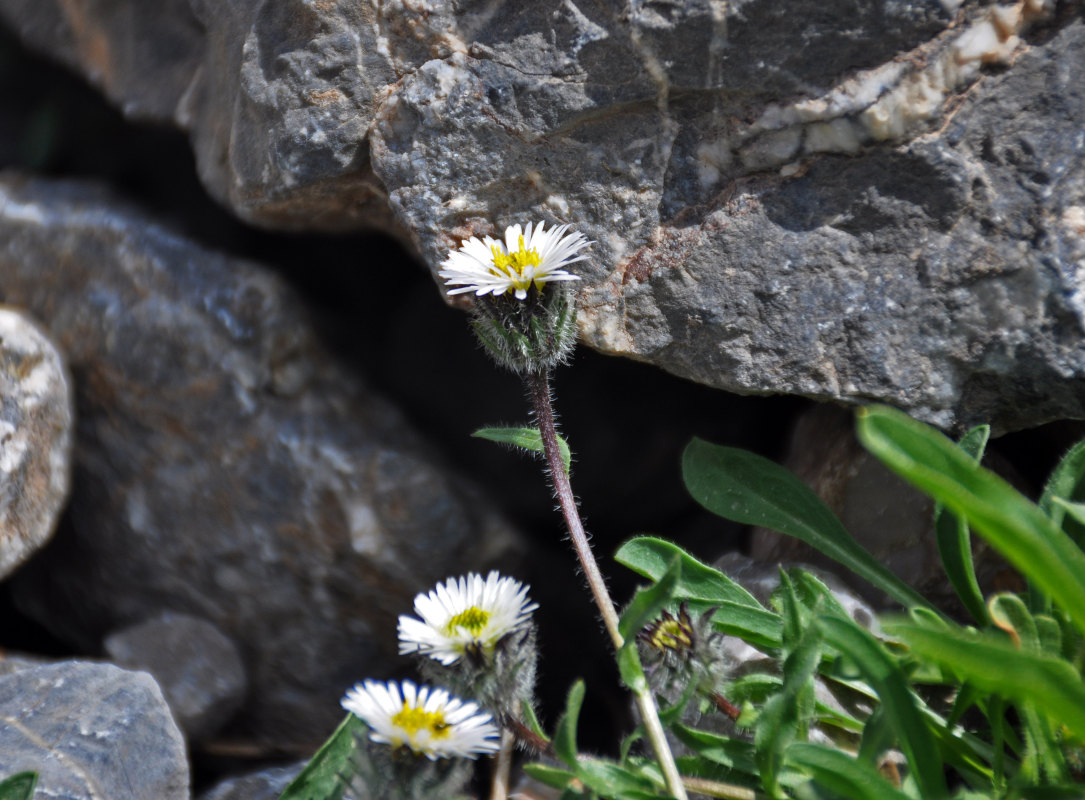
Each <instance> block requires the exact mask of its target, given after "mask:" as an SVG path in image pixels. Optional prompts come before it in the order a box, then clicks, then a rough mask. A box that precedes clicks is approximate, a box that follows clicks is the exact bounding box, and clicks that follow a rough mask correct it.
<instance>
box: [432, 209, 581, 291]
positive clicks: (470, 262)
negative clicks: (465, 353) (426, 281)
mask: <svg viewBox="0 0 1085 800" xmlns="http://www.w3.org/2000/svg"><path fill="white" fill-rule="evenodd" d="M543 225H544V223H542V222H540V223H539V224H538V225H537V226H536V227H535V228H532V226H531V223H530V222H529V223H528V224H527V228H525V229H524V230H521V229H520V226H519V224H517V225H510V226H509V227H508V228H506V229H505V241H504V242H500V241H498V240H497V239H493V238H491V237H489V236H484V237H483V238H482V239H481V240H479V239H478V238H476V237H474V236H472V237H471V238H470V239H468V240H467V241H466V242H464V243H463V244H462V245H460V249H459V250H453V251H452V252H451V253H449V254H448V258H447V259H445V262H444V263H443V264H442V265H441V266H442V267H443V269H441V271H440V272H438V273H437V274H438V275H440V276H441V277H442V278H444V280H445V284H446V285H447V286H455V287H459V288H455V289H449V291H448V293H449V294H450V295H453V294H464V293H466V292H474V293H475V294H476V295H479V296H481V295H484V294H492V295H494V296H495V297H496V296H497V295H500V294H505V293H506V292H509V291H511V292H513V293H515V295H516V299H517V300H525V299H527V290H528V289H530V288H531V286H532V284H534V286H535V288H536V289H538V290H542V287H543V284H544V283H549V282H550V281H575V280H580V276H579V275H573V274H571V273H569V272H566V271H565V270H564V269H562V267H564V266H566V265H568V264H572V263H573V262H574V261H581V260H583V259H585V258H587V255H584V254H581V255H577V252H578V251H579V250H581V249H582V248H584V247H587V246H588V245H589V244H591V242H589V241H588V240H587V239H586V238H584V235H583V234H580V233H575V232H574V233H570V234H566V233H565V232H566V231H567V230H569V226H568V225H559V226H558V227H556V228H551V229H550V230H545V229H544V227H543Z"/></svg>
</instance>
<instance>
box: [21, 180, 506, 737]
mask: <svg viewBox="0 0 1085 800" xmlns="http://www.w3.org/2000/svg"><path fill="white" fill-rule="evenodd" d="M43 275H47V276H49V279H48V280H47V281H43V280H42V276H43ZM0 294H2V295H3V298H4V299H6V300H7V301H8V302H13V303H19V304H21V305H24V306H26V307H28V308H30V309H32V310H33V311H34V312H35V313H36V314H37V316H38V317H39V318H40V319H41V320H43V322H44V323H45V324H46V325H48V327H49V328H50V329H51V331H52V333H53V336H54V337H55V339H56V340H57V342H58V343H60V345H61V346H62V347H63V348H64V350H65V352H66V353H67V355H68V358H69V365H70V368H71V371H72V373H73V377H74V380H75V385H76V387H77V402H78V407H79V409H80V415H79V421H78V431H77V438H76V451H75V468H74V476H73V490H72V499H71V513H70V515H69V517H70V525H67V526H66V527H65V528H63V529H62V531H61V532H62V534H65V535H58V536H57V537H56V539H55V541H54V542H53V545H52V547H50V548H49V550H48V552H47V553H43V554H42V557H41V558H39V559H35V561H34V562H33V563H32V564H30V565H27V566H26V567H24V569H23V570H21V571H20V574H19V575H18V576H17V578H18V580H17V581H16V584H15V586H14V591H15V592H16V595H17V600H18V602H19V603H20V604H21V606H22V607H23V608H25V609H26V610H27V611H28V612H29V613H31V614H32V615H33V616H34V617H36V618H37V619H39V620H40V621H42V622H43V623H44V624H46V625H47V626H48V627H49V628H50V629H51V630H52V631H54V632H55V633H56V634H57V635H59V636H62V637H64V638H65V639H67V640H68V641H70V642H71V643H72V644H74V645H76V646H78V647H81V648H85V649H88V650H90V651H92V652H93V650H94V649H95V648H97V646H98V644H99V641H100V637H103V636H105V635H106V634H108V633H111V632H113V631H116V630H118V629H120V628H122V627H125V626H128V625H133V624H137V623H140V622H142V621H144V620H146V619H149V618H153V617H155V616H158V615H159V614H161V613H162V612H164V611H175V612H180V613H189V614H192V615H195V616H199V617H201V618H203V619H206V620H208V621H210V622H211V623H213V624H214V625H215V626H216V627H217V628H218V629H219V630H221V631H222V632H223V633H224V634H226V635H227V636H228V637H230V639H231V640H232V641H233V642H235V643H236V644H237V646H238V647H239V648H240V650H241V652H242V657H243V659H244V661H245V664H246V668H247V670H248V680H249V686H250V697H249V702H248V704H247V706H246V709H245V710H246V712H247V715H246V720H247V724H248V725H251V728H252V729H253V730H256V731H259V732H260V733H261V734H262V735H264V736H266V737H268V738H269V739H270V740H271V741H272V742H274V743H276V744H279V745H281V746H290V745H293V746H296V747H299V748H301V749H308V751H309V752H311V748H312V747H313V746H315V745H316V744H318V743H319V742H320V741H322V740H323V738H324V737H325V736H326V735H327V733H328V732H329V731H330V730H332V728H334V725H335V722H336V720H337V719H338V717H339V713H340V711H339V707H338V699H339V697H340V696H341V693H342V691H343V688H344V687H346V686H349V685H351V684H352V683H354V682H356V681H357V680H360V679H361V678H364V677H366V676H367V675H371V674H373V675H376V676H378V677H379V675H380V673H379V672H374V671H377V670H381V671H383V670H386V669H390V666H388V665H389V664H390V660H391V659H392V657H393V655H394V653H395V650H396V638H395V617H396V615H397V614H398V613H401V612H404V611H407V610H409V609H410V607H411V600H412V598H413V596H414V594H415V593H416V592H417V591H419V590H420V589H422V588H425V587H426V586H428V585H431V584H432V583H435V582H436V581H437V580H439V579H443V578H444V577H446V576H447V575H448V574H457V573H458V572H463V571H466V570H467V569H475V570H478V569H485V568H487V567H488V566H490V565H493V563H494V561H495V560H497V559H499V558H501V557H502V556H504V555H507V554H508V553H509V552H510V548H511V547H512V546H513V544H514V543H516V542H517V539H516V537H515V536H514V535H513V532H512V531H511V530H510V529H509V528H508V526H507V525H506V524H505V523H504V522H503V521H502V520H501V519H499V518H498V517H497V516H496V515H495V514H494V513H493V512H492V511H491V510H490V507H489V506H488V505H487V504H485V503H482V502H480V501H479V500H478V498H477V497H476V495H475V493H474V492H473V490H472V489H471V488H470V487H469V486H465V485H463V484H462V483H461V482H459V481H458V480H457V479H455V478H453V477H452V476H450V475H449V474H448V473H447V472H445V471H443V470H442V469H441V468H440V467H439V466H438V465H437V464H435V463H434V462H433V460H432V456H431V455H430V454H429V453H428V451H427V448H426V446H425V444H424V443H423V442H422V441H420V440H419V438H418V437H417V436H416V435H414V434H413V433H412V432H411V431H410V429H409V428H408V427H407V425H406V424H405V422H404V420H403V419H402V418H401V417H400V415H399V414H398V412H396V411H394V410H393V409H391V408H390V407H389V406H388V405H387V404H386V403H385V402H383V401H381V400H379V399H378V398H375V397H374V396H373V395H372V394H371V393H370V392H368V391H367V390H366V388H365V387H364V386H363V385H361V384H360V382H359V380H358V379H357V378H356V377H355V376H354V375H352V374H351V373H349V372H347V371H346V370H344V369H342V368H340V367H338V366H337V365H336V364H335V363H333V362H331V360H330V359H329V358H328V356H327V355H326V354H325V353H324V352H323V351H322V349H321V347H320V345H319V344H318V342H317V341H316V339H315V337H314V335H313V333H312V331H311V329H310V327H309V324H308V321H307V320H306V318H305V316H304V315H303V314H302V313H301V311H300V308H299V304H298V302H297V300H296V299H295V298H294V296H293V295H292V294H291V293H290V292H288V291H287V290H286V289H285V287H284V286H283V285H282V284H281V283H280V282H279V280H278V279H276V278H275V277H273V276H272V275H270V274H269V273H268V272H267V271H265V270H263V269H260V268H258V267H257V266H256V265H253V264H250V263H244V262H239V261H236V260H231V259H228V258H226V257H223V256H221V255H217V254H214V253H210V252H207V251H205V250H201V249H199V248H198V247H196V246H194V245H193V244H192V243H191V242H189V241H186V240H184V239H181V238H179V237H177V236H174V235H173V234H171V233H169V232H167V231H166V230H164V229H162V228H160V227H157V226H156V225H154V224H153V223H152V222H151V221H150V220H148V219H147V218H146V217H144V216H141V215H139V214H137V213H135V212H133V211H132V210H131V209H129V208H127V207H125V206H123V205H121V204H119V203H117V202H116V201H115V200H114V199H113V198H111V197H109V196H108V195H107V194H106V193H104V192H102V191H100V190H98V189H95V188H93V187H89V186H86V185H79V184H66V183H52V182H45V181H36V180H24V179H21V178H18V177H15V176H7V177H4V178H2V179H0Z"/></svg>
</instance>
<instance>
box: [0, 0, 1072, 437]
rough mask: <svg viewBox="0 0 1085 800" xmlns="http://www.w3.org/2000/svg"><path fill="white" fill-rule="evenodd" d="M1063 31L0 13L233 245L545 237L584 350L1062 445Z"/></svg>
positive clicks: (520, 15) (697, 6) (635, 6)
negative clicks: (268, 236) (86, 83)
mask: <svg viewBox="0 0 1085 800" xmlns="http://www.w3.org/2000/svg"><path fill="white" fill-rule="evenodd" d="M1081 8H1082V3H1081V0H1062V2H1058V3H1055V2H1054V0H1019V2H1016V3H1002V4H990V3H982V2H978V0H967V2H960V0H911V1H909V0H880V2H877V3H869V4H858V5H856V4H854V3H850V2H844V1H843V0H829V1H828V2H825V1H823V0H818V2H810V0H790V2H787V3H780V2H777V0H744V1H743V2H732V3H723V2H718V0H689V1H688V2H681V3H679V2H675V3H640V2H637V3H632V4H627V3H624V2H622V3H619V2H617V0H608V1H607V2H602V3H596V4H590V5H589V4H584V3H577V2H573V0H546V2H538V3H531V4H529V5H527V6H522V5H518V4H512V5H508V4H506V5H495V4H492V3H481V2H468V3H457V4H453V3H451V2H447V1H443V2H429V3H425V4H423V5H421V6H420V5H419V4H417V3H414V2H407V0H391V2H383V3H380V4H378V5H376V6H374V5H371V4H368V3H364V2H362V0H343V1H342V2H334V3H333V2H326V1H325V0H281V2H275V3H270V2H263V0H230V2H223V3H216V4H209V3H207V2H206V0H189V2H185V0H171V2H169V3H166V4H165V5H164V6H162V5H161V4H155V7H154V9H153V10H152V9H151V7H150V6H148V5H147V4H146V3H141V2H139V0H116V2H112V3H100V4H90V5H87V4H73V3H69V2H62V0H35V1H34V2H30V0H0V15H2V16H3V17H4V18H6V19H7V20H8V21H9V23H10V24H12V25H13V27H15V28H16V29H18V30H19V31H20V32H21V33H22V35H23V36H24V38H25V39H26V40H27V41H29V42H32V43H33V44H35V45H36V46H38V47H39V48H41V49H44V50H47V51H49V52H52V53H55V54H56V55H57V57H59V58H62V59H64V60H66V61H68V62H69V63H71V64H74V65H76V66H77V67H78V68H80V69H81V70H82V71H83V72H84V73H86V74H88V75H89V76H90V77H91V78H92V79H93V80H95V81H96V82H97V83H98V84H99V85H100V86H102V87H103V89H104V90H105V91H106V92H107V93H108V94H109V96H110V97H111V98H113V100H114V101H115V102H116V103H117V104H119V105H121V106H122V107H124V108H125V109H126V110H127V111H128V113H130V114H132V115H134V116H141V117H152V118H155V119H169V120H172V121H173V122H175V123H176V124H178V125H180V126H182V127H183V128H186V129H188V130H189V131H190V132H191V135H192V138H193V142H194V148H195V151H196V154H197V158H198V163H199V169H200V172H201V175H202V177H203V179H204V182H205V183H206V184H207V185H208V187H209V188H210V189H211V191H212V192H213V193H214V194H215V195H216V196H217V197H219V198H220V199H222V200H224V201H225V202H227V203H229V204H230V205H231V206H232V207H233V208H234V209H235V210H236V211H237V212H238V213H239V214H240V215H241V216H243V217H245V218H246V219H250V220H253V221H256V222H259V223H261V224H267V225H274V226H277V227H287V226H293V227H308V228H325V229H335V228H350V227H356V226H359V225H363V224H365V225H373V226H378V227H389V228H390V229H393V230H400V229H404V228H405V229H406V231H407V232H408V233H409V234H410V236H412V237H413V239H414V241H415V243H416V245H417V247H418V249H419V251H420V252H421V253H422V254H423V256H424V257H425V258H426V259H427V260H428V262H429V263H430V264H431V265H432V266H434V267H436V265H437V264H438V263H439V262H440V260H441V258H442V257H443V255H444V253H445V252H446V251H447V249H448V248H449V247H450V246H453V245H455V244H457V243H458V241H459V239H460V237H463V236H467V235H470V234H474V233H483V232H491V231H492V230H493V228H492V226H494V225H496V226H498V227H500V226H504V225H506V224H509V223H511V222H513V221H524V220H526V219H531V218H535V219H538V218H544V219H548V220H551V221H562V222H570V223H573V224H574V225H575V226H577V227H578V228H579V229H580V230H582V231H583V232H584V233H585V234H587V235H588V236H589V238H591V239H594V240H595V242H596V245H595V248H594V259H593V260H592V262H591V263H590V265H587V266H586V272H585V277H586V281H585V283H584V284H583V289H582V292H581V299H582V302H583V306H584V312H583V314H582V317H581V321H582V332H583V334H584V339H585V341H586V342H587V343H588V344H589V345H591V346H592V347H595V348H598V349H600V350H603V351H605V352H610V353H619V354H623V355H626V356H629V357H632V358H636V359H639V360H643V361H647V362H650V363H653V364H657V365H659V366H660V367H662V368H664V369H667V370H669V371H671V372H674V373H676V374H679V375H682V376H685V377H689V378H691V379H693V380H696V381H700V382H702V383H706V384H708V385H711V386H717V387H720V388H724V389H728V390H731V391H736V392H743V393H750V392H753V393H759V392H789V393H796V394H802V395H806V396H810V397H816V398H836V399H844V400H850V401H853V402H854V401H866V400H870V399H879V400H883V401H888V402H891V403H894V404H896V405H898V406H901V407H904V408H906V409H907V410H909V411H910V412H912V413H914V414H916V415H918V416H920V417H923V418H925V419H927V420H930V421H933V422H935V423H937V424H940V425H943V426H946V427H952V426H955V425H965V424H971V423H972V422H975V421H990V422H992V423H993V424H994V426H995V429H996V431H998V430H1006V429H1013V428H1018V427H1023V426H1027V425H1032V424H1037V423H1039V422H1042V421H1044V420H1048V419H1053V418H1059V417H1067V416H1071V417H1085V399H1083V398H1085V347H1083V345H1082V342H1083V339H1085V337H1083V335H1082V334H1083V328H1085V288H1083V286H1085V277H1083V270H1085V267H1083V266H1082V264H1083V262H1085V154H1083V151H1082V147H1081V145H1080V137H1079V136H1078V133H1079V132H1080V130H1081V128H1082V126H1083V124H1085V89H1083V88H1082V86H1083V84H1082V82H1081V81H1078V80H1076V79H1075V76H1077V75H1079V74H1080V73H1081V72H1082V69H1083V67H1085V22H1083V21H1082V20H1081V18H1080V17H1081V13H1080V12H1081ZM389 207H390V208H391V210H392V211H393V212H394V214H395V218H396V220H397V221H398V224H396V223H393V222H391V221H390V218H389Z"/></svg>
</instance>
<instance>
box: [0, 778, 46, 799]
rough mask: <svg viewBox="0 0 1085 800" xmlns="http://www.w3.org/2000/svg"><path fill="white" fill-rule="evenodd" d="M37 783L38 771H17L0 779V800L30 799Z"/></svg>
mask: <svg viewBox="0 0 1085 800" xmlns="http://www.w3.org/2000/svg"><path fill="white" fill-rule="evenodd" d="M37 785H38V773H36V772H19V773H16V774H15V775H12V776H11V777H10V778H5V779H4V780H2V781H0V800H30V798H32V797H33V796H34V787H35V786H37Z"/></svg>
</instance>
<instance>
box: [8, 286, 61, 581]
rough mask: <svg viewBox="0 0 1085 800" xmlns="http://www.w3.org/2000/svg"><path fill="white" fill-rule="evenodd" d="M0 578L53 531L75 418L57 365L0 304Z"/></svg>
mask: <svg viewBox="0 0 1085 800" xmlns="http://www.w3.org/2000/svg"><path fill="white" fill-rule="evenodd" d="M0 398H2V402H0V580H2V579H3V578H5V577H7V576H8V575H10V574H11V573H12V572H13V571H14V570H15V569H16V568H17V567H18V566H19V565H20V564H22V563H23V562H24V561H25V560H26V559H27V558H29V557H30V555H31V554H32V553H34V552H35V551H37V550H38V549H39V548H40V547H41V546H42V545H44V544H45V543H46V542H47V541H49V538H50V537H51V536H52V535H53V531H54V530H55V529H56V525H57V519H58V518H59V516H60V511H61V508H62V507H63V506H64V501H65V500H66V499H67V497H68V487H69V484H70V482H71V443H72V427H73V425H74V422H73V419H74V413H73V408H72V393H71V388H70V386H69V384H68V373H67V370H66V369H65V368H64V361H63V359H62V358H61V356H60V353H58V352H57V349H56V347H54V346H53V343H52V342H51V341H50V340H49V337H48V336H47V335H46V334H45V332H44V331H43V330H41V329H40V328H39V327H38V325H37V324H36V323H35V322H34V321H32V320H31V319H30V318H29V317H28V316H26V315H25V314H23V313H21V312H20V311H18V310H17V309H14V308H10V307H2V306H0Z"/></svg>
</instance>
